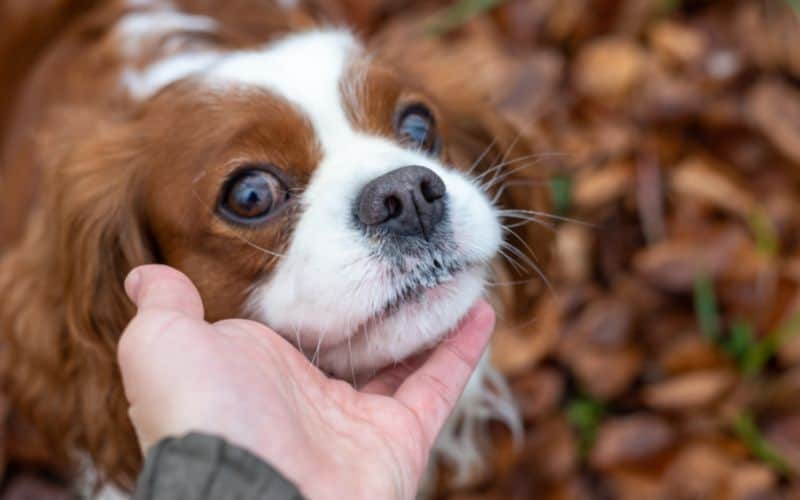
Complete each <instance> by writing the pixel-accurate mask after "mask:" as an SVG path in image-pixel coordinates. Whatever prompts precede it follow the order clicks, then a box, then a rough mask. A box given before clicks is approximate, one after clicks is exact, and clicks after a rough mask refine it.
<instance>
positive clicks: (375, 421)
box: [119, 266, 493, 498]
mask: <svg viewBox="0 0 800 500" xmlns="http://www.w3.org/2000/svg"><path fill="white" fill-rule="evenodd" d="M145 269H146V271H147V273H150V274H154V275H156V276H157V277H160V278H161V281H152V280H151V281H148V280H147V279H145V280H141V278H140V280H139V281H141V282H140V283H135V284H128V290H129V293H130V295H131V296H132V298H133V299H134V301H135V302H137V305H138V306H139V312H138V314H137V316H136V318H135V319H134V320H133V321H132V322H131V324H130V325H129V326H128V328H127V329H126V331H125V334H124V335H123V336H122V338H121V340H120V345H119V360H120V366H121V369H122V371H123V380H124V383H125V390H126V395H127V397H128V401H129V402H130V405H131V406H130V416H131V420H132V421H133V423H134V427H135V428H136V429H137V433H138V437H139V441H140V443H141V444H142V448H143V449H144V450H147V449H148V448H149V447H150V446H151V445H153V444H155V443H156V442H157V441H158V440H160V439H162V438H163V437H165V436H169V435H181V434H185V433H186V432H189V431H205V432H208V433H212V434H216V435H221V436H222V437H224V438H226V439H227V440H228V441H230V442H232V443H235V444H238V445H240V446H243V447H245V448H248V449H250V450H251V451H252V452H254V453H255V454H257V455H259V456H261V457H262V458H263V459H265V460H266V461H267V462H269V463H271V464H273V465H274V466H275V467H276V468H278V469H279V470H281V472H283V473H284V474H285V475H287V476H288V477H289V478H291V479H293V480H294V481H295V482H296V483H297V484H299V485H301V488H302V489H303V490H304V492H305V493H306V494H307V495H308V496H309V497H311V498H330V497H342V492H345V491H347V492H350V493H349V495H345V496H348V497H352V498H356V497H371V498H411V497H413V496H414V494H415V490H416V487H417V484H418V482H419V480H420V477H421V475H422V473H423V471H424V468H425V465H426V462H427V458H428V454H429V452H430V449H431V446H432V445H433V441H434V440H435V438H436V434H437V433H438V431H439V429H440V428H441V425H442V424H443V423H444V420H445V419H446V418H447V416H448V415H449V413H450V411H451V410H452V407H453V406H454V404H455V402H456V400H457V399H458V396H459V395H460V392H461V389H462V388H463V385H464V383H466V380H467V378H468V377H469V374H470V373H471V371H472V369H473V368H474V366H475V364H476V363H477V360H478V358H479V357H480V353H481V351H482V349H483V347H484V346H485V343H486V341H487V340H488V333H487V330H489V331H490V329H491V323H492V322H493V314H492V313H491V309H489V308H488V306H486V305H485V304H483V305H479V306H478V307H476V309H475V310H473V312H472V313H471V314H470V316H469V318H468V320H466V321H465V325H471V326H472V328H464V327H462V328H461V330H460V331H459V333H458V334H457V335H455V336H454V337H453V338H451V339H449V340H448V341H446V342H445V345H444V346H442V347H440V348H439V349H437V350H435V351H434V352H433V353H432V354H431V355H430V356H428V357H427V359H422V358H420V359H419V360H417V362H416V363H414V364H412V365H404V366H403V367H396V368H393V369H391V370H388V371H385V372H383V373H380V374H379V375H378V376H376V377H375V378H374V379H373V380H372V381H370V382H369V383H368V384H367V385H366V386H364V387H363V388H362V389H361V390H360V391H357V390H356V389H354V388H353V387H352V386H350V385H349V384H347V383H345V382H343V381H339V380H333V379H330V378H328V377H326V376H325V375H324V374H323V373H322V372H320V371H319V370H318V369H317V368H316V367H315V366H313V365H312V364H311V363H310V362H309V361H308V360H307V359H306V358H305V357H304V356H303V355H302V354H301V353H300V352H298V351H297V350H296V349H294V347H293V346H291V345H290V344H289V343H288V342H287V341H286V340H284V339H283V338H282V337H280V336H278V335H276V334H275V333H274V332H272V331H271V330H269V329H268V328H266V327H265V326H263V325H261V324H259V323H255V322H252V321H248V320H238V319H237V320H226V321H221V322H217V323H214V324H210V323H207V322H205V321H204V320H203V319H202V318H203V307H202V302H201V301H200V298H199V295H198V294H197V291H196V290H195V289H194V287H193V285H192V284H191V283H190V282H189V281H188V279H187V278H185V277H184V276H182V275H180V274H179V273H177V272H176V271H174V270H170V269H168V268H164V267H163V266H148V268H145ZM145 276H147V275H146V274H145ZM150 278H152V276H150ZM453 380H455V381H456V382H455V383H453V382H452V381H453ZM308 479H313V480H312V481H309V480H308Z"/></svg>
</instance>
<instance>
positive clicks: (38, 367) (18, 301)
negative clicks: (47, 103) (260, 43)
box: [0, 126, 152, 486]
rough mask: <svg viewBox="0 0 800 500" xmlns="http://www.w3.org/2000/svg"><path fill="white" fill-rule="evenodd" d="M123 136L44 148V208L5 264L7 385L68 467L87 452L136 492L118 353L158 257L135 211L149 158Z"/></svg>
mask: <svg viewBox="0 0 800 500" xmlns="http://www.w3.org/2000/svg"><path fill="white" fill-rule="evenodd" d="M73 128H74V127H73ZM122 130H124V128H123V127H120V128H119V129H116V128H115V127H113V126H111V127H102V128H101V127H98V128H95V129H94V130H93V131H91V132H88V133H85V134H81V137H80V138H78V137H72V138H70V139H69V140H68V141H63V139H56V140H61V141H62V142H60V144H61V145H68V146H66V147H62V148H59V147H58V146H57V145H56V144H54V143H53V141H48V142H47V143H45V144H43V146H42V148H41V150H42V151H47V153H48V155H50V157H49V158H46V159H44V160H43V164H42V166H43V171H44V178H43V184H42V186H41V191H40V193H39V203H38V206H37V207H36V209H35V212H34V213H33V214H32V216H31V218H30V220H29V223H28V225H27V227H26V232H25V234H24V237H23V239H22V240H21V241H20V242H19V243H18V244H17V246H16V247H14V248H12V249H10V250H9V252H8V253H7V254H5V255H4V256H3V257H2V260H0V297H2V298H3V300H2V301H0V381H2V383H3V392H4V393H5V394H6V395H8V397H9V398H10V400H11V404H12V408H13V410H14V411H15V412H16V413H17V414H18V415H19V416H20V417H21V418H22V419H24V420H25V421H26V423H28V424H30V425H32V426H33V427H34V428H35V429H36V430H37V431H39V432H40V433H41V437H42V438H43V439H44V440H45V442H46V443H47V445H48V446H49V447H50V449H51V450H52V453H53V454H54V457H55V459H56V460H57V461H58V463H60V464H62V465H64V466H66V467H69V466H70V464H72V463H74V462H72V461H73V460H75V456H74V454H73V453H74V450H75V449H82V450H86V451H88V452H89V453H90V455H91V457H92V459H93V460H94V461H95V462H96V463H98V464H99V465H100V469H101V470H102V471H103V472H104V473H107V474H108V475H109V476H110V478H112V479H114V480H115V481H116V482H118V483H121V484H122V485H125V486H130V485H131V484H132V483H131V481H132V480H133V479H134V478H135V474H136V472H137V469H138V467H139V464H140V456H139V455H140V452H139V450H138V447H137V445H136V442H135V440H134V439H133V436H134V434H133V431H132V429H131V427H130V423H129V420H128V417H127V404H126V403H125V399H124V395H123V393H122V385H121V382H120V378H119V374H118V371H117V368H116V363H115V345H116V339H117V337H118V336H119V334H120V333H121V332H122V330H123V328H124V327H125V324H126V322H127V321H128V320H129V319H130V318H131V317H132V315H133V308H132V305H131V304H130V303H129V301H128V299H127V298H126V295H125V292H124V289H123V287H122V281H123V278H124V276H125V275H126V273H127V272H128V271H129V270H130V269H131V268H132V267H134V266H136V265H139V264H143V263H147V262H150V261H151V260H152V253H151V251H150V249H149V246H148V241H147V237H146V233H145V231H144V229H143V227H142V224H141V222H140V220H141V218H140V217H139V216H138V213H137V209H136V207H137V199H136V198H137V192H138V188H137V185H136V162H137V161H140V160H138V159H137V158H136V156H135V155H134V154H132V152H130V151H131V150H129V149H126V146H125V145H126V144H127V139H128V138H127V137H126V136H125V135H124V133H123V132H122ZM87 137H88V138H90V139H88V140H87ZM73 472H76V471H74V470H73Z"/></svg>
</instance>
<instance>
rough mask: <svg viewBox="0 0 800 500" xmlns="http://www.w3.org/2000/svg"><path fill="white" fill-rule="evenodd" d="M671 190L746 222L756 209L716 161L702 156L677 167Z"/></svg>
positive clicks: (743, 190) (751, 196)
mask: <svg viewBox="0 0 800 500" xmlns="http://www.w3.org/2000/svg"><path fill="white" fill-rule="evenodd" d="M670 187H671V188H672V190H673V191H675V192H676V193H677V194H679V195H683V196H690V197H693V198H697V199H699V200H702V201H704V202H706V203H708V204H710V205H713V206H716V207H719V208H722V209H724V210H729V211H731V212H733V213H734V214H736V215H738V216H740V217H743V218H745V219H747V218H748V217H750V216H751V215H752V213H753V210H754V209H755V207H756V202H755V199H754V198H753V195H752V194H750V192H749V191H747V190H746V189H745V188H744V187H742V186H739V185H738V184H737V183H736V182H734V181H733V180H732V179H731V178H730V176H727V175H725V174H724V173H723V172H722V171H721V169H720V168H718V167H717V166H716V165H715V164H714V163H713V162H711V161H709V160H708V159H706V158H703V157H699V156H693V157H690V158H687V159H686V160H684V161H683V162H681V164H680V165H678V166H677V167H676V168H675V171H674V172H673V174H672V178H671V183H670Z"/></svg>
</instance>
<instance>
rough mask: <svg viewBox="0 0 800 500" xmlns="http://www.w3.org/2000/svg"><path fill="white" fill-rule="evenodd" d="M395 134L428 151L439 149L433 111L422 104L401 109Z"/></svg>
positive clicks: (406, 141) (408, 142)
mask: <svg viewBox="0 0 800 500" xmlns="http://www.w3.org/2000/svg"><path fill="white" fill-rule="evenodd" d="M397 135H398V136H400V139H401V140H402V141H403V142H405V143H407V144H409V145H411V146H414V147H417V148H419V149H421V150H423V151H426V152H428V153H436V152H437V151H438V149H439V138H438V137H437V135H436V122H435V121H434V119H433V113H431V111H430V110H429V109H428V108H427V107H425V106H423V105H422V104H412V105H410V106H408V107H406V108H405V109H403V110H402V111H401V113H400V115H399V119H398V120H397Z"/></svg>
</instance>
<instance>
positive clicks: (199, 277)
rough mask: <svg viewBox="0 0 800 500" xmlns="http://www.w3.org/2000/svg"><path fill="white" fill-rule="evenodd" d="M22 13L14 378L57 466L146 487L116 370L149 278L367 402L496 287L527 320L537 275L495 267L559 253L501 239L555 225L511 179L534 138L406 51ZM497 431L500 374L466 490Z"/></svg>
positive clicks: (277, 12)
mask: <svg viewBox="0 0 800 500" xmlns="http://www.w3.org/2000/svg"><path fill="white" fill-rule="evenodd" d="M3 8H5V9H7V11H8V12H7V13H4V14H7V15H3V16H0V18H2V19H4V20H7V21H4V22H7V23H8V26H7V27H4V28H3V29H5V31H6V34H5V35H3V37H0V51H2V52H0V54H6V55H8V56H9V57H8V58H7V59H6V63H3V64H5V65H6V66H7V67H8V68H11V69H10V70H9V71H3V72H2V75H3V76H0V89H3V91H4V95H5V96H7V98H6V99H5V100H4V101H2V102H0V125H1V126H2V133H3V136H2V149H0V154H1V155H2V156H0V158H2V163H0V165H1V166H0V189H2V190H3V192H2V194H3V196H2V197H0V198H1V199H0V209H1V210H2V212H1V213H3V214H4V215H3V221H2V225H1V226H0V245H2V247H0V248H2V250H0V251H2V254H0V296H2V297H3V300H2V303H0V380H2V390H3V393H4V394H5V395H6V396H7V397H8V398H9V400H10V402H11V407H12V408H13V413H14V415H13V418H15V419H19V420H21V421H24V422H25V423H26V425H29V426H31V427H32V428H33V429H34V430H35V431H36V433H37V434H38V435H40V436H41V439H42V440H43V441H44V442H45V443H46V444H47V447H48V449H49V453H50V455H52V461H53V463H55V464H57V465H58V467H59V468H60V469H61V470H68V471H70V473H71V474H74V475H75V477H78V476H79V475H80V474H81V471H80V468H81V463H83V462H88V463H90V464H91V469H92V474H93V475H94V476H95V478H96V480H97V482H98V483H109V484H113V485H116V486H118V487H120V488H122V489H123V490H130V489H131V488H132V485H133V483H134V481H135V478H136V475H137V473H138V471H139V470H140V467H141V462H142V457H141V454H140V451H139V449H138V447H137V443H136V439H135V434H134V432H133V429H132V428H131V424H130V422H129V420H128V417H127V404H126V401H125V399H124V395H123V392H122V389H121V387H122V386H121V382H120V376H119V372H118V370H117V367H116V365H115V345H116V341H117V338H118V337H119V335H120V333H121V332H122V330H123V329H124V327H125V325H126V323H127V322H128V321H129V320H130V318H131V317H132V315H133V312H134V311H133V307H132V305H131V303H130V302H129V301H128V299H127V298H126V296H125V293H124V291H123V288H122V282H123V279H124V277H125V276H126V274H127V273H128V272H129V271H130V270H131V269H132V268H134V267H135V266H137V265H141V264H145V263H154V262H160V263H165V264H168V265H171V266H173V267H176V268H178V269H180V270H181V271H183V272H184V273H185V274H187V275H188V276H189V277H190V278H191V279H192V281H193V282H194V283H195V284H196V285H197V287H198V289H199V291H200V294H201V296H202V298H203V300H204V303H205V306H206V314H207V319H208V320H210V321H214V320H218V319H222V318H228V317H248V318H252V319H255V320H257V321H260V322H263V323H264V324H266V325H268V326H270V327H271V328H273V329H274V330H276V331H277V332H279V333H280V334H282V335H284V336H285V337H286V338H287V340H289V341H290V342H292V343H294V344H295V345H296V346H297V348H298V349H300V350H301V351H303V352H304V353H306V354H307V356H308V357H309V359H311V360H312V361H313V362H314V363H315V364H317V365H318V366H319V367H320V369H322V370H323V371H325V372H327V373H329V374H330V375H332V376H335V377H339V378H342V379H344V380H348V381H350V382H351V383H353V384H355V385H358V384H359V383H360V382H364V381H366V380H368V379H369V378H370V377H371V376H372V375H373V374H374V373H376V372H377V371H378V370H381V369H382V368H385V367H387V366H391V365H393V364H395V363H400V362H402V361H403V360H404V359H407V358H409V357H410V356H413V355H415V354H418V353H420V352H422V351H424V350H426V349H428V348H430V347H431V346H433V345H434V344H436V343H437V342H438V341H440V340H441V339H442V338H443V337H444V336H445V335H446V334H447V333H448V332H449V331H450V330H451V329H452V328H454V327H455V326H456V325H457V324H458V322H459V320H460V319H461V318H462V317H463V316H464V315H465V313H466V312H467V311H468V309H469V308H470V306H471V305H472V304H473V303H474V302H475V301H476V300H477V299H478V298H479V297H481V296H482V295H484V294H485V293H486V292H487V289H488V288H491V290H492V291H493V292H497V293H495V294H494V295H495V296H496V297H500V298H499V299H497V300H495V303H496V305H497V307H498V308H499V310H500V312H501V314H502V315H503V317H504V318H505V321H507V322H508V321H512V320H513V319H514V318H517V317H520V316H524V314H525V312H526V311H527V310H528V309H529V305H530V301H531V300H532V299H531V297H530V293H529V292H526V291H525V290H524V289H523V288H524V287H519V286H518V285H516V284H514V283H515V282H514V280H520V279H521V278H522V277H524V276H523V275H524V273H523V272H522V271H516V270H514V269H513V268H508V269H505V268H504V267H503V266H504V264H503V263H502V262H500V261H499V260H498V258H497V255H498V252H501V251H502V250H503V249H504V248H505V249H506V252H509V253H511V254H512V256H513V255H515V256H517V258H518V259H525V260H526V261H527V260H528V259H531V258H533V257H534V256H533V253H537V257H539V258H540V259H541V258H543V257H542V256H543V255H545V254H546V248H545V245H544V242H545V241H546V237H545V236H543V235H542V234H541V232H540V230H539V229H537V228H536V227H528V226H525V227H520V228H518V229H517V232H515V233H514V236H515V237H516V239H518V240H519V242H516V241H511V240H510V238H509V237H508V236H509V234H508V233H509V232H510V231H507V230H506V229H504V226H503V224H502V214H503V212H502V209H501V208H500V207H513V208H514V209H517V210H536V211H542V210H545V209H546V204H547V200H546V196H542V195H541V194H537V193H535V192H533V191H531V190H530V189H529V188H525V187H519V186H520V185H524V183H517V184H513V183H510V182H507V181H508V180H510V179H514V178H515V177H516V176H518V175H530V174H529V173H527V172H525V173H523V174H520V173H518V172H516V169H510V168H508V165H509V164H510V163H511V162H512V161H516V160H518V159H524V158H527V156H528V154H529V152H528V151H527V150H525V146H524V142H525V141H519V140H518V134H517V133H516V132H515V131H514V130H513V129H512V128H511V127H510V126H509V125H508V124H506V123H505V122H504V121H503V120H502V119H501V118H500V117H498V116H496V115H495V114H494V113H492V112H491V110H490V109H489V107H488V106H487V105H486V103H485V102H482V101H481V99H480V97H479V96H478V97H476V96H470V95H468V94H467V92H466V90H465V89H461V88H457V87H454V86H452V85H443V84H441V81H442V80H441V79H440V78H439V76H441V75H440V74H437V71H445V70H446V68H442V69H440V70H434V71H430V67H431V66H430V65H427V66H426V67H427V68H428V70H425V71H420V70H416V71H415V68H414V66H415V65H414V63H413V61H411V62H410V64H409V61H407V60H406V61H402V60H400V59H403V58H397V57H391V56H390V55H389V54H392V53H394V54H397V53H398V52H404V51H405V52H406V53H410V51H411V50H412V48H411V44H409V45H408V46H406V47H401V46H399V45H398V44H397V43H393V44H392V43H387V44H384V46H381V45H380V44H375V45H369V44H364V43H363V42H361V41H359V40H358V39H357V38H356V37H355V36H354V35H353V34H352V33H351V32H349V31H348V30H346V29H343V28H340V27H331V26H329V25H327V24H325V23H321V22H320V21H319V18H320V17H324V12H320V11H314V10H313V9H311V10H308V9H306V10H304V9H303V8H301V6H297V5H294V4H287V3H286V2H275V3H270V2H265V1H263V0H229V1H227V2H225V3H224V5H221V4H219V3H217V2H212V1H210V0H126V1H92V0H75V1H73V2H70V1H61V2H57V1H49V0H48V1H42V2H28V1H27V0H10V3H8V4H7V5H6V7H0V13H2V9H3ZM32 26H33V27H35V28H36V29H31V27H32ZM6 28H7V29H6ZM404 49H405V50H404ZM23 76H24V78H23ZM506 240H509V241H506ZM531 247H533V248H536V249H537V250H536V251H534V250H533V248H531ZM498 276H508V277H510V278H509V283H507V284H503V283H499V282H498V278H497V277H498ZM493 279H494V280H495V281H494V282H493V281H492V280H493ZM487 283H494V284H493V285H492V286H489V285H487ZM494 418H496V419H500V420H502V421H504V422H506V423H507V424H508V425H509V426H510V427H512V428H515V429H516V428H518V427H519V420H518V417H517V415H516V410H515V407H514V404H513V400H512V398H511V397H510V395H509V393H508V390H507V389H506V388H505V383H504V382H503V379H502V377H501V376H500V375H499V374H498V373H497V372H496V371H495V370H493V369H492V367H491V364H490V362H489V360H488V359H485V360H484V361H483V362H482V363H481V367H480V368H479V370H478V371H477V372H476V374H475V376H474V377H473V380H471V381H470V384H469V386H468V388H467V390H466V391H465V394H464V396H463V398H462V401H461V402H460V403H459V409H458V410H457V411H456V414H455V415H454V417H453V419H452V421H451V423H450V424H449V426H448V428H447V429H446V430H445V431H444V432H443V433H442V436H441V437H440V440H439V444H438V446H437V456H438V457H439V458H441V459H442V460H444V461H445V462H447V463H449V464H450V465H451V466H452V467H454V469H455V472H456V476H457V477H462V478H463V477H466V476H468V475H469V474H470V473H473V472H474V471H475V470H476V469H478V468H480V466H481V464H482V462H483V456H482V453H483V452H482V451H481V446H480V441H481V439H482V438H481V436H482V435H483V433H482V432H480V431H479V428H481V427H482V426H485V423H486V422H487V421H488V420H490V419H494ZM12 458H13V457H12Z"/></svg>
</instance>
